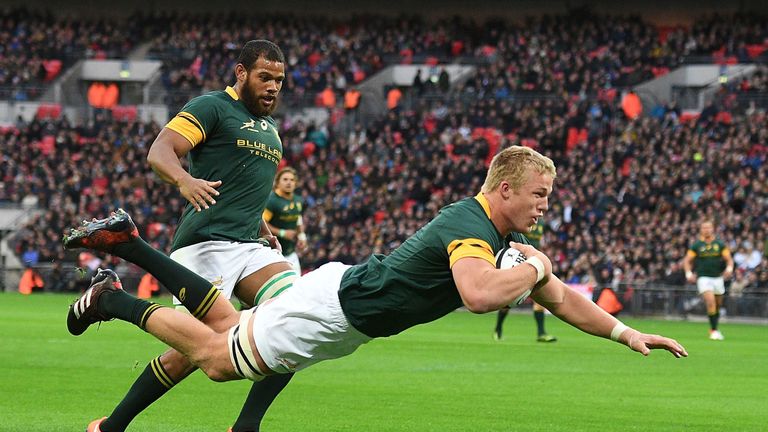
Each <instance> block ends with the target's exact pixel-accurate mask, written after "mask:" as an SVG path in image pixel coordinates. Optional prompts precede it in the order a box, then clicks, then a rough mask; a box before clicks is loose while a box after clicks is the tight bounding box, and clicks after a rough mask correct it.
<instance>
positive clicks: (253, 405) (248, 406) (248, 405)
mask: <svg viewBox="0 0 768 432" xmlns="http://www.w3.org/2000/svg"><path fill="white" fill-rule="evenodd" d="M291 378H293V374H277V375H272V376H268V377H266V378H264V379H263V380H262V381H259V382H255V383H253V385H252V386H251V391H250V392H249V393H248V398H246V399H245V404H243V408H242V409H241V410H240V416H239V417H238V418H237V421H235V424H234V425H233V426H232V432H259V427H260V425H261V419H263V418H264V414H266V412H267V409H268V408H269V406H270V405H272V401H274V400H275V398H276V397H277V395H278V394H280V392H281V391H282V390H283V389H284V388H285V386H286V385H288V382H289V381H290V380H291Z"/></svg>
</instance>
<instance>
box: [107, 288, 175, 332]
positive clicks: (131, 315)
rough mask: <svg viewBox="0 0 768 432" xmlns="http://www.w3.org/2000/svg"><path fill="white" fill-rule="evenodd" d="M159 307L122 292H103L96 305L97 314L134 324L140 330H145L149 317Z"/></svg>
mask: <svg viewBox="0 0 768 432" xmlns="http://www.w3.org/2000/svg"><path fill="white" fill-rule="evenodd" d="M161 307H162V306H160V305H159V304H157V303H151V302H148V301H146V300H142V299H139V298H136V297H134V296H132V295H130V294H128V293H127V292H125V291H123V290H118V291H108V292H105V293H104V294H102V295H101V297H99V305H98V309H99V312H103V313H105V314H107V315H108V316H110V317H113V318H117V319H120V320H123V321H128V322H130V323H133V324H136V325H137V326H138V327H139V328H140V329H142V330H146V325H147V320H148V319H149V316H150V315H152V314H153V313H154V312H155V311H156V310H158V309H160V308H161Z"/></svg>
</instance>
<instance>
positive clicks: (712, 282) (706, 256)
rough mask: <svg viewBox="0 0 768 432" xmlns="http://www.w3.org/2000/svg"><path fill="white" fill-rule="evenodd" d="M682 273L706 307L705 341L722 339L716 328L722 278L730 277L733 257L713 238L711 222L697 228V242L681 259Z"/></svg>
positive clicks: (723, 289) (713, 229) (718, 316)
mask: <svg viewBox="0 0 768 432" xmlns="http://www.w3.org/2000/svg"><path fill="white" fill-rule="evenodd" d="M683 270H685V278H686V279H687V280H688V282H691V283H693V282H696V287H697V288H698V291H699V294H700V295H701V298H702V299H704V304H705V305H706V306H707V316H708V317H709V338H710V339H712V340H723V339H725V338H724V337H723V334H722V333H720V330H718V329H717V325H718V321H719V320H720V308H721V307H722V306H723V294H725V281H724V278H729V277H731V274H733V257H731V251H730V250H729V249H728V246H726V245H725V243H723V242H722V241H721V240H720V239H718V238H717V237H715V224H714V223H713V222H712V221H710V220H705V221H703V222H702V223H701V225H700V226H699V239H698V240H696V241H695V242H693V244H692V245H691V246H690V247H689V248H688V252H686V254H685V258H684V259H683Z"/></svg>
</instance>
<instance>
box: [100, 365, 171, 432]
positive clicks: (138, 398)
mask: <svg viewBox="0 0 768 432" xmlns="http://www.w3.org/2000/svg"><path fill="white" fill-rule="evenodd" d="M175 384H176V383H174V382H173V380H172V379H171V378H170V377H169V376H168V373H167V372H166V371H165V369H164V368H163V365H162V364H161V363H160V357H157V358H155V359H153V360H152V361H151V362H149V364H148V365H147V367H146V368H144V371H143V372H142V373H141V375H139V377H138V378H137V379H136V381H135V382H134V383H133V385H132V386H131V389H130V390H128V393H127V394H126V395H125V397H124V398H123V400H121V401H120V403H119V404H118V405H117V407H115V410H114V411H112V414H110V415H109V417H107V419H106V420H104V422H103V423H102V424H101V426H100V428H101V430H102V432H122V431H124V430H125V428H127V427H128V424H130V423H131V421H132V420H133V419H134V418H135V417H136V416H137V415H139V413H140V412H142V411H144V410H145V409H146V408H147V407H148V406H150V405H151V404H152V403H154V402H155V401H156V400H158V399H160V398H161V397H162V396H163V395H164V394H165V393H166V392H168V390H170V389H171V388H173V386H174V385H175Z"/></svg>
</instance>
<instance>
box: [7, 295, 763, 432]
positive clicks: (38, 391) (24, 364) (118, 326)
mask: <svg viewBox="0 0 768 432" xmlns="http://www.w3.org/2000/svg"><path fill="white" fill-rule="evenodd" d="M73 297H74V296H71V295H32V296H27V297H24V296H20V295H17V294H0V331H1V334H2V336H1V337H2V339H1V342H0V370H2V373H3V379H2V380H0V431H3V432H4V431H25V432H27V431H81V430H83V429H84V428H85V425H86V424H87V423H88V421H90V420H91V419H94V418H97V417H100V416H103V415H107V414H108V413H109V412H110V411H111V409H112V408H113V407H114V405H115V404H116V403H117V401H119V399H120V398H121V397H122V396H123V394H124V392H125V391H126V390H127V389H128V387H129V386H130V384H131V383H132V382H133V380H134V379H135V378H136V377H137V376H138V374H139V373H140V372H141V370H142V369H143V368H144V367H145V365H146V364H147V362H148V361H149V360H151V359H152V358H153V357H154V356H155V355H157V354H159V353H160V352H162V351H163V349H164V347H163V345H162V344H161V343H159V342H157V341H155V340H154V339H153V338H152V337H151V336H149V335H148V334H145V333H144V332H142V331H139V330H138V329H137V328H135V327H134V326H132V325H130V324H125V323H122V322H110V323H105V324H102V325H101V327H100V329H98V330H97V329H96V328H92V329H89V330H88V331H87V332H86V333H85V334H84V335H83V336H80V337H77V338H75V337H72V336H70V335H69V334H68V333H67V331H66V328H65V324H64V321H65V315H66V308H67V305H68V303H69V302H70V301H71V300H72V299H73ZM625 321H626V322H627V323H628V324H630V325H632V326H635V327H637V328H638V329H641V330H644V331H646V332H654V333H662V334H666V335H669V336H672V337H675V338H677V339H678V340H680V341H681V342H682V343H683V344H684V345H685V346H686V348H687V349H688V351H689V353H690V357H689V358H687V359H675V358H674V357H672V356H671V355H669V354H667V353H665V352H658V351H654V352H653V353H652V354H651V356H650V357H647V358H645V357H643V356H641V355H640V354H637V353H632V352H630V351H628V350H627V349H626V348H625V347H623V346H621V345H618V344H615V343H612V342H610V341H606V340H603V339H598V338H594V337H591V336H588V335H585V334H583V333H580V332H579V331H577V330H575V329H573V328H571V327H569V326H567V325H566V324H564V323H562V322H560V321H559V320H557V319H556V318H554V317H551V316H550V317H547V327H548V330H549V331H550V333H552V334H555V335H557V336H558V337H559V338H560V340H559V341H558V342H557V343H553V344H542V343H537V342H535V341H534V333H535V330H534V328H535V327H534V322H533V319H532V317H531V315H530V314H529V313H525V314H511V315H510V316H509V318H508V319H507V323H506V325H505V339H504V340H503V341H501V342H495V341H493V340H492V338H491V330H492V328H493V325H494V322H495V314H487V315H482V316H478V315H473V314H469V313H453V314H450V315H449V316H447V317H445V318H443V319H441V320H438V321H436V322H434V323H431V324H428V325H424V326H419V327H417V328H414V329H411V330H409V331H407V332H405V333H404V334H402V335H399V336H397V337H394V338H390V339H389V340H376V341H373V342H371V343H369V344H368V345H365V346H363V347H362V348H360V350H359V351H358V352H356V353H355V354H353V355H351V356H349V357H346V358H344V359H340V360H334V361H330V362H326V363H323V364H320V365H317V366H314V367H312V368H310V369H308V370H306V371H302V372H300V373H299V374H297V376H296V377H295V378H294V379H293V382H292V383H291V384H290V385H289V386H288V388H287V389H286V390H285V391H284V392H283V394H282V395H281V396H280V397H279V398H278V400H277V401H276V402H275V404H274V406H273V407H272V409H271V410H270V412H269V413H268V416H267V417H266V418H265V420H264V423H263V430H265V431H303V430H306V431H361V430H363V431H370V432H373V431H441V432H442V431H515V430H525V431H681V430H693V431H725V430H727V431H764V430H766V412H768V396H767V395H768V390H767V389H768V360H766V359H767V358H768V327H765V326H759V325H740V324H728V323H725V324H723V325H722V331H723V333H724V334H725V336H726V340H725V341H723V342H715V341H710V340H708V339H707V337H706V335H707V326H706V324H704V323H691V322H664V321H655V320H640V319H630V318H627V319H626V320H625ZM248 387H249V383H248V382H245V381H240V382H231V383H223V384H221V383H213V382H210V381H208V380H207V379H205V378H204V376H203V375H202V374H200V373H196V374H195V375H193V376H192V377H190V379H188V380H187V381H185V382H184V383H182V384H180V385H179V386H178V387H177V388H175V389H174V390H173V391H172V392H171V393H170V394H168V395H167V396H166V397H164V398H163V399H161V400H160V401H159V402H158V403H156V404H155V405H153V406H152V407H150V408H149V410H147V411H146V412H145V413H144V414H143V415H142V416H140V417H139V418H137V419H136V421H135V422H134V423H133V426H132V428H131V429H129V430H133V431H150V432H151V431H163V432H171V431H222V432H223V431H225V430H226V428H227V427H228V426H229V425H230V424H231V422H232V421H233V420H234V418H235V417H236V415H237V413H238V412H239V409H240V406H241V403H242V401H243V399H244V397H245V394H246V392H247V390H248Z"/></svg>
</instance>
